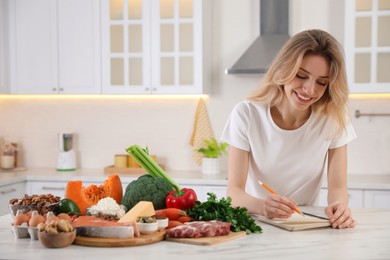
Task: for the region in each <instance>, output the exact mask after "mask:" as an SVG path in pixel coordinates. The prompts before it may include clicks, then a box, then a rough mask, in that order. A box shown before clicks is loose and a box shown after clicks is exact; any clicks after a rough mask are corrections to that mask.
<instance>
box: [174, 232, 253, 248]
mask: <svg viewBox="0 0 390 260" xmlns="http://www.w3.org/2000/svg"><path fill="white" fill-rule="evenodd" d="M244 236H246V232H245V231H240V232H230V233H229V235H227V236H216V237H197V238H174V237H167V238H166V240H167V241H172V242H179V243H185V244H192V245H200V246H208V245H215V244H219V243H223V242H227V241H230V240H234V239H237V238H240V237H244Z"/></svg>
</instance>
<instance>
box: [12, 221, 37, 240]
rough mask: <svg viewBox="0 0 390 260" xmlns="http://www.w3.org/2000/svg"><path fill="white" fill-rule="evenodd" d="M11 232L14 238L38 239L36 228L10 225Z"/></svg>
mask: <svg viewBox="0 0 390 260" xmlns="http://www.w3.org/2000/svg"><path fill="white" fill-rule="evenodd" d="M12 233H13V234H14V236H15V238H17V239H22V238H30V239H31V240H38V228H36V227H28V226H25V225H22V226H12Z"/></svg>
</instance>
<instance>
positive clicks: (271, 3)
mask: <svg viewBox="0 0 390 260" xmlns="http://www.w3.org/2000/svg"><path fill="white" fill-rule="evenodd" d="M289 38H290V35H289V0H260V36H259V37H257V38H256V40H255V41H254V42H253V43H252V45H251V46H250V47H249V48H248V49H247V50H246V51H245V52H244V54H243V55H242V56H241V57H240V58H239V59H238V61H237V62H236V63H235V64H234V65H233V66H232V67H231V68H229V69H226V74H263V73H264V72H265V71H266V70H267V68H268V66H269V65H270V64H271V62H272V60H273V58H274V57H275V55H276V54H277V52H278V51H279V50H280V48H281V47H282V46H283V44H284V43H285V42H286V41H287V40H288V39H289Z"/></svg>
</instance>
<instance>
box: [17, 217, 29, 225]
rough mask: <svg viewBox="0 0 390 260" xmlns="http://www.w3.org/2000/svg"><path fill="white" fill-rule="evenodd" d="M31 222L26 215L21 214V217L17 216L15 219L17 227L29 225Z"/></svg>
mask: <svg viewBox="0 0 390 260" xmlns="http://www.w3.org/2000/svg"><path fill="white" fill-rule="evenodd" d="M29 220H30V219H29V217H28V216H27V215H26V214H19V215H17V216H15V218H14V225H15V226H20V225H22V224H23V223H26V224H28V221H29Z"/></svg>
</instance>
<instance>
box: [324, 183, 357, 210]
mask: <svg viewBox="0 0 390 260" xmlns="http://www.w3.org/2000/svg"><path fill="white" fill-rule="evenodd" d="M348 197H349V207H350V208H363V207H364V204H363V190H359V189H348ZM318 206H321V207H326V206H328V189H326V188H322V189H321V190H320V197H319V203H318Z"/></svg>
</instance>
